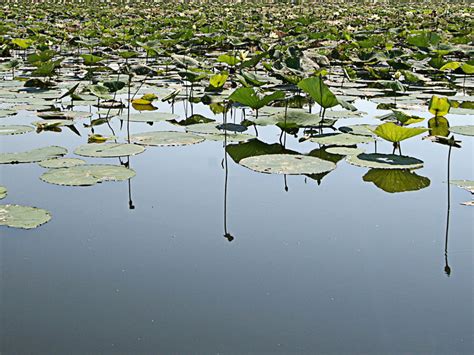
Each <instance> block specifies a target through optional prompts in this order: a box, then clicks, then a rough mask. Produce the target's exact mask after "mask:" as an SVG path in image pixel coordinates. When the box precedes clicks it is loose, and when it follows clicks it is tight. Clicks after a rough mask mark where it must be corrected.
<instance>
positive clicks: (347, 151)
mask: <svg viewBox="0 0 474 355" xmlns="http://www.w3.org/2000/svg"><path fill="white" fill-rule="evenodd" d="M326 152H328V153H330V154H338V155H358V154H360V153H363V152H364V150H362V149H359V148H351V147H331V148H327V149H326Z"/></svg>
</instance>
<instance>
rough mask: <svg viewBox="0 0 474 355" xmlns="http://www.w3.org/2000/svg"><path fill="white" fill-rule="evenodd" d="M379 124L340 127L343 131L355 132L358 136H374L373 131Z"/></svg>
mask: <svg viewBox="0 0 474 355" xmlns="http://www.w3.org/2000/svg"><path fill="white" fill-rule="evenodd" d="M376 128H377V125H370V124H356V125H352V126H343V127H339V130H340V131H341V132H343V133H350V134H355V135H356V136H368V137H372V136H373V135H374V133H373V132H372V131H371V129H372V130H374V129H376Z"/></svg>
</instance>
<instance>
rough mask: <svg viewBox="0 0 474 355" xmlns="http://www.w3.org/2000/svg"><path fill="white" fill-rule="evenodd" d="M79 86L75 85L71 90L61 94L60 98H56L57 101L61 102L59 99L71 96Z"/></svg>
mask: <svg viewBox="0 0 474 355" xmlns="http://www.w3.org/2000/svg"><path fill="white" fill-rule="evenodd" d="M79 84H80V83H77V84H76V85H74V86H73V87H72V88H70V89H69V90H68V91H66V92H65V93H64V94H62V95H61V96H60V97H58V100H61V99H63V98H65V97H66V96H72V95H73V94H74V93H75V92H76V90H77V88H78V87H79Z"/></svg>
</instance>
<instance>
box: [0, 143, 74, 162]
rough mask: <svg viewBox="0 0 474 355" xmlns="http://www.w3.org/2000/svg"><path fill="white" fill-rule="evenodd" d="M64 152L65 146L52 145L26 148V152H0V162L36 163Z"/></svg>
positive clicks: (65, 151) (61, 154) (65, 150)
mask: <svg viewBox="0 0 474 355" xmlns="http://www.w3.org/2000/svg"><path fill="white" fill-rule="evenodd" d="M66 153H67V149H66V148H63V147H58V146H54V145H53V146H49V147H43V148H37V149H33V150H28V151H26V152H19V153H0V164H15V163H36V162H39V161H43V160H47V159H52V158H57V157H60V156H63V155H65V154H66Z"/></svg>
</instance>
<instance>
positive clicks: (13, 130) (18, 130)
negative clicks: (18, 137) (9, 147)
mask: <svg viewBox="0 0 474 355" xmlns="http://www.w3.org/2000/svg"><path fill="white" fill-rule="evenodd" d="M32 131H34V128H33V127H31V126H24V125H0V135H1V136H8V135H14V134H23V133H28V132H32Z"/></svg>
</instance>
